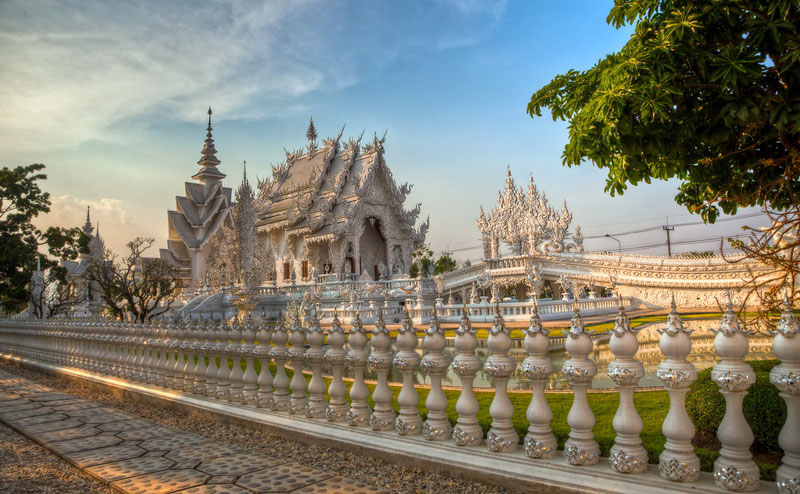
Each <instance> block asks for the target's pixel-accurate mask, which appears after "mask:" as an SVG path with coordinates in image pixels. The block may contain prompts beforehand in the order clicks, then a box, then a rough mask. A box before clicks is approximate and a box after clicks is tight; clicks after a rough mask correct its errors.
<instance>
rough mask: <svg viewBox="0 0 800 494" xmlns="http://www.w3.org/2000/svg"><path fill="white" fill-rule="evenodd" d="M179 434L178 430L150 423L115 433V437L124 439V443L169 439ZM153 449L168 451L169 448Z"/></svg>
mask: <svg viewBox="0 0 800 494" xmlns="http://www.w3.org/2000/svg"><path fill="white" fill-rule="evenodd" d="M179 433H180V432H179V431H178V430H176V429H173V428H172V427H165V426H163V425H158V424H154V423H152V422H151V423H150V424H149V425H145V426H142V427H139V428H135V429H130V430H124V431H119V432H116V433H115V435H116V436H117V437H119V438H122V439H125V440H126V441H132V440H135V439H151V438H156V437H170V436H174V435H176V434H179ZM148 449H149V448H148ZM154 449H170V448H154Z"/></svg>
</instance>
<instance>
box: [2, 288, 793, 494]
mask: <svg viewBox="0 0 800 494" xmlns="http://www.w3.org/2000/svg"><path fill="white" fill-rule="evenodd" d="M785 305H786V306H785V309H784V311H783V313H782V315H781V320H780V323H779V325H778V330H777V331H776V332H775V336H774V340H773V350H774V353H775V354H776V355H777V357H778V358H779V359H781V361H782V362H781V364H780V365H778V366H776V367H775V368H773V370H772V372H771V375H770V377H771V382H772V383H773V384H774V385H775V386H776V387H777V388H778V389H779V390H780V396H782V397H783V399H784V400H785V402H786V405H787V408H788V414H787V420H786V423H785V424H782V429H781V432H780V436H779V444H780V446H781V448H782V449H783V451H784V453H785V455H784V456H783V460H782V462H783V464H782V465H781V466H780V467H779V468H778V470H777V491H778V492H779V493H781V494H790V493H797V492H798V488H800V485H799V483H800V480H799V479H798V477H799V476H800V383H799V381H798V376H799V375H800V336H799V335H798V333H800V328H799V327H798V322H797V318H796V316H795V315H794V313H793V312H792V310H791V308H790V307H789V306H788V303H787V304H785ZM448 310H456V309H454V308H450V309H448ZM306 316H307V317H306V318H305V319H306V320H307V321H308V324H307V325H306V326H303V325H301V323H300V322H299V319H298V318H295V320H294V321H292V322H290V323H288V325H286V324H284V323H282V322H278V323H277V324H271V323H269V324H268V323H267V322H266V321H256V320H254V319H252V318H250V317H247V318H245V319H244V320H243V321H238V320H234V321H233V322H228V321H226V320H221V321H211V320H209V321H205V322H186V323H184V322H183V321H181V320H177V319H171V320H164V321H157V322H154V323H153V324H151V325H147V326H144V325H130V324H124V323H118V322H108V321H87V322H81V321H77V320H51V321H47V322H40V321H25V320H3V321H0V353H2V354H3V355H4V356H6V357H7V358H18V359H26V360H27V361H29V362H39V363H40V365H56V366H61V368H64V369H69V368H78V369H81V370H82V371H81V372H83V373H84V374H85V375H89V373H92V375H108V376H115V377H116V378H120V379H122V380H125V381H135V382H139V383H144V384H143V386H152V387H154V388H153V389H157V387H161V388H166V389H169V390H175V391H177V393H174V392H172V393H170V396H173V397H178V398H179V397H180V396H183V395H186V396H197V397H198V398H197V399H202V400H208V401H209V402H214V403H224V402H233V403H239V404H242V405H243V406H242V407H241V408H242V409H248V410H252V411H251V412H247V413H249V414H251V415H252V413H255V412H257V411H258V410H257V409H260V410H261V412H259V413H262V414H266V415H269V414H273V415H280V416H284V417H286V418H285V419H282V422H281V423H282V424H284V426H287V425H286V424H290V425H289V426H291V424H295V426H296V427H297V428H298V429H301V428H302V429H303V430H309V429H310V428H314V430H320V429H322V430H324V428H323V427H322V425H323V424H327V425H326V427H329V428H333V429H335V430H336V431H338V432H336V437H337V440H338V441H346V440H352V441H355V440H356V438H357V437H363V436H364V435H367V436H368V437H369V438H371V441H370V442H371V443H372V445H373V447H374V444H380V445H381V447H382V448H388V449H392V448H395V447H396V448H399V449H401V448H404V447H405V448H407V449H408V448H411V450H412V451H413V452H414V453H413V454H419V455H422V454H425V455H428V456H429V457H435V458H437V461H442V462H447V461H450V459H453V458H458V460H455V459H453V460H452V461H453V462H455V463H454V465H455V464H456V463H457V464H458V467H459V468H464V465H468V464H469V465H474V468H475V469H477V470H478V471H480V472H484V471H486V472H488V471H490V470H491V471H498V472H500V473H499V474H498V475H505V476H506V478H507V477H508V476H509V475H527V474H526V472H531V471H536V472H538V473H537V475H539V477H538V478H541V479H544V480H543V482H545V481H546V482H551V484H552V485H559V486H562V487H563V486H565V485H567V486H583V487H585V488H588V489H589V490H591V492H660V493H667V492H713V491H714V489H719V488H721V489H724V490H731V491H758V492H770V491H772V492H774V491H775V490H774V489H775V487H772V488H770V487H769V485H768V484H767V483H766V482H762V481H760V480H759V469H758V467H757V466H756V464H755V463H754V462H753V459H752V455H751V453H750V450H749V449H750V445H751V444H752V442H753V433H752V432H751V429H750V427H749V425H748V423H747V422H746V420H745V418H744V415H743V410H742V400H743V398H744V396H745V395H746V393H747V389H748V388H749V387H750V386H751V385H752V384H753V383H754V382H755V373H754V372H753V369H752V368H751V367H750V366H749V365H747V364H746V363H745V362H744V358H745V356H746V355H747V353H748V347H749V343H748V339H747V336H748V334H749V333H748V332H747V331H745V330H743V329H742V328H741V327H740V326H739V323H738V321H737V319H736V315H735V314H734V312H733V310H732V306H731V304H730V303H729V304H728V307H727V310H726V312H725V313H724V315H723V317H722V321H721V323H720V326H719V329H718V330H716V331H715V332H716V338H715V340H714V350H715V352H716V353H717V354H718V355H719V357H720V361H719V363H718V364H717V365H716V366H715V367H714V368H713V370H712V373H711V376H712V379H713V381H714V382H715V383H716V384H717V385H718V386H719V388H720V391H721V393H722V394H723V396H724V398H725V402H726V407H725V415H724V418H723V420H722V423H721V425H720V426H719V432H718V436H717V439H718V440H719V442H720V443H721V446H722V447H721V450H720V456H719V458H718V459H717V460H716V461H715V462H714V472H713V474H707V473H701V472H700V460H699V459H698V457H697V456H696V455H695V453H694V451H693V447H692V443H691V440H692V438H693V436H694V426H693V425H692V423H691V421H690V419H689V416H688V414H687V413H686V410H685V407H684V398H685V396H686V393H687V391H688V387H689V385H690V384H691V383H692V382H693V381H694V380H695V379H696V378H697V373H696V371H695V368H694V366H693V365H692V364H691V363H690V362H688V361H687V356H688V355H689V353H690V352H691V341H690V339H689V333H690V331H688V330H686V329H684V327H683V324H682V322H681V318H680V316H679V315H678V313H677V311H676V310H675V307H674V304H673V310H672V312H671V313H670V314H669V316H668V318H667V322H666V325H665V327H664V328H663V329H662V330H660V333H661V339H660V343H659V346H660V349H661V351H662V353H663V355H664V357H665V359H664V360H663V361H662V362H661V364H660V365H659V366H658V371H657V376H658V377H659V378H660V379H661V381H662V382H663V383H664V387H665V389H666V391H667V392H668V394H669V400H670V409H669V413H668V414H667V416H666V419H665V420H664V423H663V425H662V431H663V434H664V436H665V437H666V444H665V447H664V451H663V452H662V453H661V455H660V457H659V463H658V466H657V467H653V466H650V465H648V454H647V451H646V450H645V448H644V447H643V446H642V442H641V439H640V433H641V431H642V420H641V418H640V416H639V414H638V412H637V409H636V407H635V404H634V400H633V393H634V391H635V389H636V388H637V383H638V381H639V380H640V379H641V378H642V376H643V374H644V371H643V366H642V363H641V362H639V361H637V360H636V359H635V358H634V356H635V354H636V352H637V349H638V346H639V343H638V341H637V332H638V329H634V328H631V326H630V324H629V322H628V318H627V316H626V315H625V313H624V311H623V310H622V309H620V310H619V313H618V315H617V318H616V324H615V327H614V329H613V330H612V331H611V332H610V339H611V340H610V349H611V351H612V352H613V353H614V355H615V359H614V360H613V361H612V362H611V363H610V364H609V366H608V375H609V377H610V378H611V379H612V380H613V382H614V383H615V384H616V386H617V387H618V390H619V395H620V404H619V408H618V410H617V413H616V416H615V418H614V421H613V427H614V430H615V431H616V439H615V443H614V445H613V446H612V448H611V450H610V455H609V456H610V457H609V458H601V457H600V454H601V453H600V447H599V445H598V442H597V441H596V440H595V438H594V436H593V433H592V427H593V425H594V423H595V418H594V415H593V413H592V410H591V408H590V406H589V402H588V400H587V394H586V393H587V390H588V388H589V387H591V384H592V379H593V377H594V376H595V375H596V374H597V366H596V364H595V362H594V361H593V360H592V359H591V358H590V355H591V354H592V350H593V341H592V339H591V336H590V333H589V332H588V331H587V330H586V329H585V327H584V323H583V320H582V317H581V316H580V314H579V312H577V311H576V312H575V313H574V314H573V317H572V321H571V326H570V329H569V330H568V331H567V332H565V337H566V343H565V347H566V351H567V352H568V353H569V357H570V358H569V359H568V360H567V361H565V362H564V364H563V367H562V368H561V369H560V371H561V372H563V373H564V375H565V376H566V378H567V379H568V381H569V383H570V387H571V388H572V391H573V393H574V401H573V405H572V409H571V410H570V412H569V415H568V417H567V423H568V424H569V427H570V432H569V439H568V440H567V441H566V444H565V445H564V448H563V451H562V450H558V449H557V442H556V437H555V436H554V434H553V432H552V430H551V426H550V423H551V420H552V417H553V414H552V411H551V409H550V408H549V406H548V403H547V401H546V399H545V395H544V385H545V383H546V381H547V378H548V376H550V375H551V374H552V373H553V372H555V371H556V369H555V368H554V365H553V363H552V361H551V360H550V358H549V357H548V349H549V348H550V346H551V340H550V339H549V338H548V337H547V332H546V331H545V330H544V329H543V328H542V325H541V322H540V319H539V316H538V314H537V313H536V312H533V313H531V314H530V324H529V326H528V328H527V329H526V330H525V332H526V337H525V341H524V348H525V350H526V351H527V358H525V360H524V361H523V363H522V364H521V366H520V371H521V372H523V373H524V374H525V375H526V376H527V377H528V378H529V379H530V382H531V384H532V391H533V392H532V395H531V401H530V405H529V407H528V409H527V413H526V418H527V419H528V421H529V424H530V425H529V427H528V431H527V434H526V435H525V437H524V438H523V440H522V441H520V437H519V435H518V434H517V432H516V430H515V429H514V427H513V425H512V417H513V415H514V407H513V405H512V403H511V401H510V399H509V397H508V394H507V389H506V388H507V382H508V379H509V376H510V375H511V373H512V372H513V371H514V370H515V367H516V361H515V359H514V358H513V357H512V356H511V355H509V350H510V349H511V347H512V340H511V338H510V330H509V329H508V328H507V327H506V325H505V321H504V319H503V317H501V316H500V315H499V314H498V315H495V316H494V320H493V323H492V327H491V329H490V331H489V339H488V348H489V351H490V353H489V356H488V358H486V360H485V362H484V361H482V359H481V358H480V357H479V356H478V354H477V353H476V352H475V349H476V348H477V346H478V340H477V338H476V334H475V333H476V332H475V330H474V329H473V328H472V326H471V324H470V322H469V319H467V318H465V317H462V320H461V325H460V327H459V328H458V329H457V331H456V334H457V336H456V338H455V346H456V348H457V350H458V352H457V355H456V356H455V358H454V359H453V361H452V362H449V361H448V358H447V357H446V355H445V354H444V352H443V349H444V347H445V333H444V330H443V329H442V328H441V326H440V320H439V319H438V318H436V317H434V318H433V319H432V321H431V322H430V326H429V327H428V328H427V330H426V332H425V336H424V338H423V340H422V348H423V350H424V355H423V357H422V358H420V357H419V354H418V352H417V350H418V348H419V345H420V341H419V338H418V337H417V329H416V328H415V327H414V325H413V323H412V320H411V316H410V314H407V313H405V314H404V318H403V321H402V325H401V327H400V329H399V330H398V336H397V338H396V341H393V340H392V338H391V336H390V332H389V330H388V329H387V328H386V326H385V324H384V320H383V318H382V317H380V316H381V315H380V314H379V316H378V319H377V322H376V324H375V327H373V328H372V329H369V330H368V329H366V328H365V327H364V325H363V323H362V321H361V319H360V318H359V317H356V318H355V319H354V321H353V327H352V329H350V330H349V331H345V330H344V329H343V328H342V326H341V324H340V323H339V321H338V319H334V321H333V322H332V326H331V327H330V329H328V330H327V337H328V340H327V348H325V347H324V346H323V345H324V342H325V334H326V331H325V330H323V329H322V328H321V326H320V322H319V319H318V317H317V314H316V311H315V310H314V309H311V310H310V311H309V312H308V313H307V314H306ZM462 316H463V314H462ZM368 336H371V339H369V338H368ZM287 343H288V345H287ZM345 343H347V344H348V346H347V349H345ZM393 345H394V346H395V349H394V351H393V349H392V347H393ZM256 361H258V362H259V363H260V372H256V366H255V362H256ZM218 362H219V364H218ZM272 363H274V367H275V369H276V370H275V372H274V374H273V372H271V371H270V364H272ZM242 364H244V365H242ZM287 365H288V366H290V367H291V368H292V370H293V376H292V378H291V380H290V379H289V377H288V375H287V372H286V367H287ZM345 366H348V367H349V368H350V370H351V374H352V376H353V383H352V386H351V388H350V390H349V393H348V388H347V386H346V385H345V383H344V381H343V379H342V375H343V370H344V368H345ZM368 366H369V367H370V368H372V369H374V370H375V372H376V375H377V385H376V386H375V388H374V391H373V392H372V394H371V396H370V392H369V388H368V387H367V385H366V383H365V381H364V371H365V369H366V368H367V367H368ZM392 366H394V367H395V368H396V369H397V370H398V371H399V372H400V373H401V374H402V376H403V384H402V390H401V392H400V394H399V396H398V399H397V405H398V409H399V411H398V412H396V411H395V406H394V403H393V394H392V392H391V390H390V388H389V385H388V382H387V376H388V372H389V371H390V369H391V367H392ZM418 366H421V368H422V369H424V370H425V371H426V372H427V373H428V376H429V377H430V382H431V385H430V392H429V393H428V395H427V398H426V400H425V408H426V409H427V417H426V419H425V420H423V419H422V417H421V416H420V413H419V410H418V407H419V405H420V404H419V395H418V394H417V391H416V389H415V387H414V373H415V371H416V369H417V367H418ZM448 366H452V368H453V370H454V371H455V373H456V374H457V375H458V376H459V377H460V379H461V392H460V397H459V399H458V402H457V404H456V411H457V413H458V418H457V421H456V422H455V423H454V424H451V422H450V421H449V420H448V418H447V415H446V410H447V406H448V401H447V398H446V396H445V394H444V390H443V388H442V381H441V378H442V375H443V373H444V372H445V370H446V369H447V367H448ZM326 367H327V369H328V370H329V371H330V375H331V376H332V379H331V381H330V384H328V385H327V389H326V384H325V380H324V379H323V372H324V369H325V368H326ZM481 368H483V370H484V371H485V372H486V373H487V374H489V375H490V376H491V377H492V378H493V379H494V386H495V393H494V398H493V400H492V403H491V406H490V407H489V409H488V413H489V415H490V417H491V428H490V429H489V430H488V432H487V433H486V434H484V432H483V430H482V428H481V426H480V425H479V423H478V418H477V417H478V415H479V413H480V412H481V405H480V403H479V402H478V400H477V399H476V397H475V395H474V393H473V389H472V382H473V379H474V377H475V375H476V374H477V372H478V371H479V370H480V369H481ZM304 369H310V374H311V380H310V382H307V381H306V379H305V377H304V375H303V370H304ZM140 387H141V386H140ZM326 392H327V397H326ZM203 397H205V398H203ZM178 398H174V399H178ZM328 398H329V399H328ZM370 398H371V399H372V402H373V403H374V404H375V405H374V408H372V407H370V404H369V401H368V400H369V399H370ZM286 414H288V415H295V416H301V417H303V419H302V420H299V419H298V420H297V421H296V422H292V421H291V420H290V418H289V416H288V415H286ZM339 423H343V424H347V425H349V426H351V427H352V428H355V429H350V430H352V431H353V433H352V434H342V430H341V429H336V428H337V427H339V428H340V427H341V426H340V425H338V424H339ZM315 424H317V425H315ZM347 425H345V427H347ZM356 429H357V430H356ZM357 431H363V432H357ZM417 435H421V437H422V438H423V439H422V440H419V441H418V442H411V443H409V438H413V436H417ZM399 436H404V438H402V439H401V438H400V437H399ZM342 437H344V438H345V439H342ZM347 438H350V439H347ZM487 450H488V452H487ZM470 458H472V459H473V460H472V461H471V460H470ZM601 461H602V462H604V463H606V464H608V468H601V467H600V466H599V465H598V466H596V467H592V465H596V464H598V463H600V462H601ZM654 470H657V472H658V476H656V475H655V474H654V473H653V472H654ZM512 472H515V473H512ZM548 476H549V477H548ZM547 479H549V480H547ZM600 479H602V480H600ZM600 484H602V487H601V488H598V485H600ZM714 484H716V486H717V487H716V488H715V487H714ZM583 487H582V488H583Z"/></svg>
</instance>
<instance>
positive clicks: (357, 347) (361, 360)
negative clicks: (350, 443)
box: [345, 308, 370, 427]
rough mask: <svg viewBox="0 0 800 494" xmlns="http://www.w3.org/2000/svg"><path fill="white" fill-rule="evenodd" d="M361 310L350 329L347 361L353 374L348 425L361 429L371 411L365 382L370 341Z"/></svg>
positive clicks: (356, 312) (358, 310)
mask: <svg viewBox="0 0 800 494" xmlns="http://www.w3.org/2000/svg"><path fill="white" fill-rule="evenodd" d="M360 313H361V310H360V309H359V308H357V309H356V311H355V317H354V318H353V327H352V329H350V338H349V339H348V342H349V343H350V351H349V352H348V353H347V357H345V360H346V361H347V363H348V364H349V365H350V369H351V370H352V372H353V386H352V387H351V388H350V410H348V411H347V423H348V424H350V425H352V426H354V427H360V426H363V425H366V424H367V420H368V419H369V414H370V409H369V404H368V403H367V398H368V397H369V389H368V388H367V384H366V383H365V382H364V369H366V367H367V351H366V350H365V347H366V346H367V343H369V342H368V340H367V335H366V331H365V330H364V325H363V324H361V315H360Z"/></svg>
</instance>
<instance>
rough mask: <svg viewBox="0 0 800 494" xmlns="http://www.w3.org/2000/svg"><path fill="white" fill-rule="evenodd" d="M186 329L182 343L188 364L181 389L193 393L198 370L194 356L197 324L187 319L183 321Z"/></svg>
mask: <svg viewBox="0 0 800 494" xmlns="http://www.w3.org/2000/svg"><path fill="white" fill-rule="evenodd" d="M183 327H184V339H183V342H182V343H181V348H182V349H183V353H185V354H186V364H184V366H183V370H182V371H181V374H183V382H182V383H181V385H180V389H181V390H183V391H191V390H192V385H193V384H194V378H195V374H194V373H195V369H196V368H197V363H196V362H195V360H194V356H195V353H196V349H197V346H196V339H195V338H197V323H196V322H193V321H192V320H191V319H185V320H184V321H183Z"/></svg>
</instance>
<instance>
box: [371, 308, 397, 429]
mask: <svg viewBox="0 0 800 494" xmlns="http://www.w3.org/2000/svg"><path fill="white" fill-rule="evenodd" d="M371 344H372V353H370V356H369V359H367V361H368V363H369V366H370V368H371V369H373V370H374V371H375V373H376V375H377V376H378V383H377V384H376V385H375V390H374V391H373V392H372V401H373V402H375V408H374V409H373V410H372V415H370V416H369V426H370V428H371V429H372V430H374V431H387V430H391V429H394V420H395V416H394V409H393V408H392V390H391V389H390V388H389V369H390V368H391V367H392V338H391V337H390V336H389V329H388V328H387V327H386V323H385V322H384V320H383V310H380V309H379V310H378V321H377V324H376V325H375V328H374V329H373V330H372V341H371Z"/></svg>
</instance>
